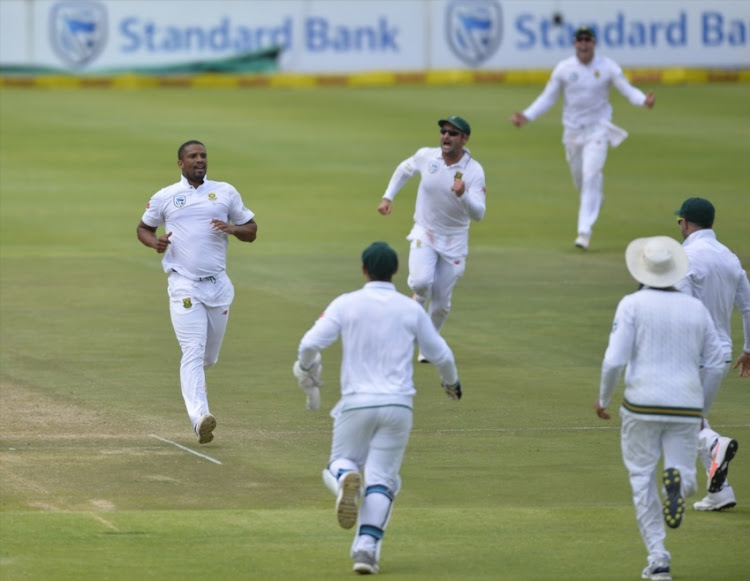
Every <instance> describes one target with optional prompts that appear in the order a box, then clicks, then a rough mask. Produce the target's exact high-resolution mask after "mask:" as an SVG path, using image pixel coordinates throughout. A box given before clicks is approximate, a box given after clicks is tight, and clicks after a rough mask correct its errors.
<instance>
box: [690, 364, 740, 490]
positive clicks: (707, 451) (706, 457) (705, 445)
mask: <svg viewBox="0 0 750 581" xmlns="http://www.w3.org/2000/svg"><path fill="white" fill-rule="evenodd" d="M731 367H732V351H731V350H730V351H726V352H724V377H723V378H722V382H723V381H724V379H726V377H727V375H728V374H729V370H730V369H731ZM706 397H707V398H710V401H711V402H713V401H714V399H715V397H716V394H715V393H713V394H708V395H707V396H706ZM720 437H721V434H719V433H718V432H715V431H714V430H713V429H712V428H711V426H710V425H709V423H708V420H707V419H706V418H703V426H702V429H701V431H700V433H699V434H698V457H699V458H700V459H701V463H702V464H703V467H704V468H705V469H706V476H708V473H709V470H710V469H711V446H713V445H714V442H715V441H716V440H717V438H720ZM727 486H729V478H727V479H725V480H724V484H722V485H721V489H722V490H723V489H724V488H725V487H727Z"/></svg>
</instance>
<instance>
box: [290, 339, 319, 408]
mask: <svg viewBox="0 0 750 581" xmlns="http://www.w3.org/2000/svg"><path fill="white" fill-rule="evenodd" d="M292 373H294V377H296V378H297V383H298V384H299V386H300V388H301V389H302V391H304V392H305V407H306V408H307V409H308V410H313V411H314V410H318V409H320V388H321V387H322V386H323V380H322V379H321V374H322V373H323V360H322V358H321V356H320V353H318V354H317V355H316V356H315V359H314V361H313V364H312V366H311V367H310V368H309V369H305V368H303V367H302V365H300V362H299V360H297V361H295V362H294V366H293V367H292Z"/></svg>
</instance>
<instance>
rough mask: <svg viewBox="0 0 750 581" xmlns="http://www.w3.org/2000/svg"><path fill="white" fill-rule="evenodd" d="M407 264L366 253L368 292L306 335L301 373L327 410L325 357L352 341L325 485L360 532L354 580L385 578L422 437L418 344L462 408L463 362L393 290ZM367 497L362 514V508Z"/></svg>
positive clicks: (346, 349) (389, 255)
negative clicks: (399, 500) (415, 431)
mask: <svg viewBox="0 0 750 581" xmlns="http://www.w3.org/2000/svg"><path fill="white" fill-rule="evenodd" d="M397 270H398V256H397V255H396V252H395V251H394V250H393V249H392V248H391V247H390V246H388V245H387V244H386V243H385V242H375V243H373V244H371V245H370V246H368V247H367V248H366V249H365V250H364V252H363V253H362V272H363V274H364V275H365V277H366V278H367V283H366V284H365V285H364V287H363V288H361V289H359V290H356V291H354V292H349V293H346V294H343V295H341V296H339V297H338V298H336V299H334V300H333V301H332V302H331V303H330V304H329V305H328V307H327V308H326V310H325V311H324V312H323V314H322V315H320V317H319V318H318V320H317V322H316V323H315V324H314V325H313V327H312V328H311V329H310V330H309V331H307V333H305V335H304V336H303V337H302V340H301V341H300V344H299V348H298V354H297V355H298V358H297V361H296V362H295V363H294V367H293V371H294V375H295V377H296V378H297V380H298V382H299V385H300V387H301V388H302V389H303V390H304V392H305V394H306V398H307V408H308V409H317V407H318V406H319V405H320V386H321V385H322V382H321V379H320V377H321V369H322V361H321V360H322V358H321V355H320V351H321V350H322V349H325V348H326V347H328V346H330V345H332V344H333V343H334V342H335V341H336V340H337V339H338V338H339V337H341V341H342V362H341V399H340V400H339V402H338V403H337V404H336V405H335V406H334V408H333V409H332V410H331V416H332V417H333V420H334V422H333V442H332V445H331V455H330V458H329V462H328V466H327V467H326V468H325V469H324V470H323V482H324V483H325V484H326V486H327V487H328V488H329V489H330V490H331V492H333V493H334V494H335V495H336V497H337V499H336V515H337V519H338V523H339V525H340V526H341V527H343V528H345V529H350V528H352V527H354V525H355V523H356V522H357V520H358V521H359V523H358V526H357V528H356V535H355V537H354V542H353V544H352V547H351V557H352V559H353V561H354V571H356V572H357V573H361V574H371V573H377V572H378V570H379V561H380V548H381V543H382V541H383V536H384V535H385V530H386V527H387V525H388V520H389V518H390V515H391V509H392V506H393V501H394V499H395V498H396V495H397V494H398V492H399V489H400V488H401V477H400V476H399V471H400V468H401V462H402V460H403V458H404V452H405V450H406V445H407V443H408V441H409V435H410V433H411V428H412V413H413V412H412V408H413V402H412V400H413V398H414V395H415V393H416V390H415V389H414V381H413V377H412V376H413V371H414V367H413V354H414V344H415V343H416V344H417V345H418V346H419V348H420V349H421V351H422V352H423V353H424V354H425V355H426V356H427V357H428V358H429V359H430V361H432V362H433V363H434V364H435V366H436V367H437V370H438V372H439V373H440V377H441V379H442V386H443V388H444V390H445V392H446V394H447V395H448V397H450V398H451V399H454V400H457V399H460V398H461V384H460V383H459V381H458V372H457V370H456V364H455V360H454V358H453V352H452V351H451V349H450V348H449V347H448V344H447V343H446V342H445V340H444V339H443V338H442V337H441V336H440V334H439V333H438V332H437V330H436V329H435V326H434V325H433V324H432V322H431V321H430V319H429V317H428V316H427V313H426V312H425V310H424V309H423V308H422V307H421V306H420V305H419V304H418V303H416V302H415V301H413V300H411V299H409V298H408V297H406V296H404V295H402V294H401V293H399V292H398V291H397V290H396V287H395V285H394V284H393V282H391V280H392V277H393V275H394V274H395V273H396V271H397ZM361 490H364V497H363V498H362V502H361V504H359V506H358V502H359V499H360V495H361Z"/></svg>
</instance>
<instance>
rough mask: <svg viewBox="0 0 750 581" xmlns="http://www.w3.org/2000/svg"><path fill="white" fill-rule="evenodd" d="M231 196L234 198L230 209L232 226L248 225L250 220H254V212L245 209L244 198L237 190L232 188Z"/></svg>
mask: <svg viewBox="0 0 750 581" xmlns="http://www.w3.org/2000/svg"><path fill="white" fill-rule="evenodd" d="M230 195H231V196H232V198H231V202H230V207H229V219H230V220H231V222H232V224H237V225H242V224H247V223H248V222H249V221H250V220H252V219H253V217H254V216H255V214H254V213H253V212H252V210H249V209H248V208H246V207H245V204H244V203H243V201H242V196H241V195H240V193H239V192H238V191H237V190H236V189H234V188H233V187H231V186H230Z"/></svg>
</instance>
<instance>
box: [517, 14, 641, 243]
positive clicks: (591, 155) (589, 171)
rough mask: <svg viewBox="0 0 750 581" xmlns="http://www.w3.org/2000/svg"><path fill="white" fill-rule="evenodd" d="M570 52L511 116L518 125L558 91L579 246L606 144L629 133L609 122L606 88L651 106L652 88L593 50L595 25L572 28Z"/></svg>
mask: <svg viewBox="0 0 750 581" xmlns="http://www.w3.org/2000/svg"><path fill="white" fill-rule="evenodd" d="M573 47H574V48H575V55H574V56H571V57H569V58H566V59H565V60H563V61H561V62H560V63H558V65H557V66H556V67H555V68H554V70H553V71H552V76H551V77H550V80H549V81H548V83H547V86H546V87H545V88H544V91H542V93H541V94H540V95H539V97H537V99H536V100H535V101H534V102H533V103H532V104H531V105H530V106H529V107H528V108H527V109H525V110H524V111H523V112H516V113H513V115H512V116H511V118H510V121H511V123H513V125H515V126H516V127H523V126H524V125H525V124H526V123H528V122H529V121H534V120H535V119H537V118H538V117H540V116H541V115H542V114H544V113H545V112H547V111H548V110H549V109H550V108H552V106H553V105H554V104H555V103H556V102H557V98H558V96H559V95H560V93H562V94H563V110H562V123H563V127H564V132H563V145H564V146H565V156H566V159H567V161H568V165H569V166H570V172H571V174H572V176H573V183H574V184H575V187H576V189H577V190H578V191H579V193H580V205H579V209H578V230H577V232H578V235H577V237H576V239H575V245H576V246H577V247H578V248H582V249H584V250H586V249H588V247H589V244H590V242H591V233H592V230H593V228H594V224H595V223H596V220H597V218H598V217H599V210H600V209H601V206H602V202H603V200H604V194H603V182H604V175H603V170H604V163H605V161H606V160H607V152H608V148H609V146H612V147H617V146H618V145H620V143H622V142H623V141H624V139H625V138H626V137H627V136H628V134H627V132H626V131H625V130H624V129H621V128H620V127H617V126H616V125H613V124H612V105H611V104H610V102H609V92H610V88H611V87H614V88H615V89H617V90H618V91H619V92H620V93H622V95H623V96H624V97H625V98H626V99H628V101H630V103H632V104H633V105H636V106H642V107H647V108H649V109H650V108H652V107H653V106H654V101H655V98H654V94H653V93H648V94H644V93H643V92H642V91H640V90H639V89H637V88H635V87H633V86H632V85H631V84H630V82H629V81H628V79H627V78H626V77H625V74H624V73H623V72H622V69H621V68H620V66H619V65H618V64H617V63H616V62H614V61H613V60H612V59H609V58H607V57H603V56H597V55H596V54H595V48H596V31H595V30H594V29H593V28H590V27H588V26H583V27H581V28H579V29H578V30H576V31H575V34H574V40H573Z"/></svg>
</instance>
